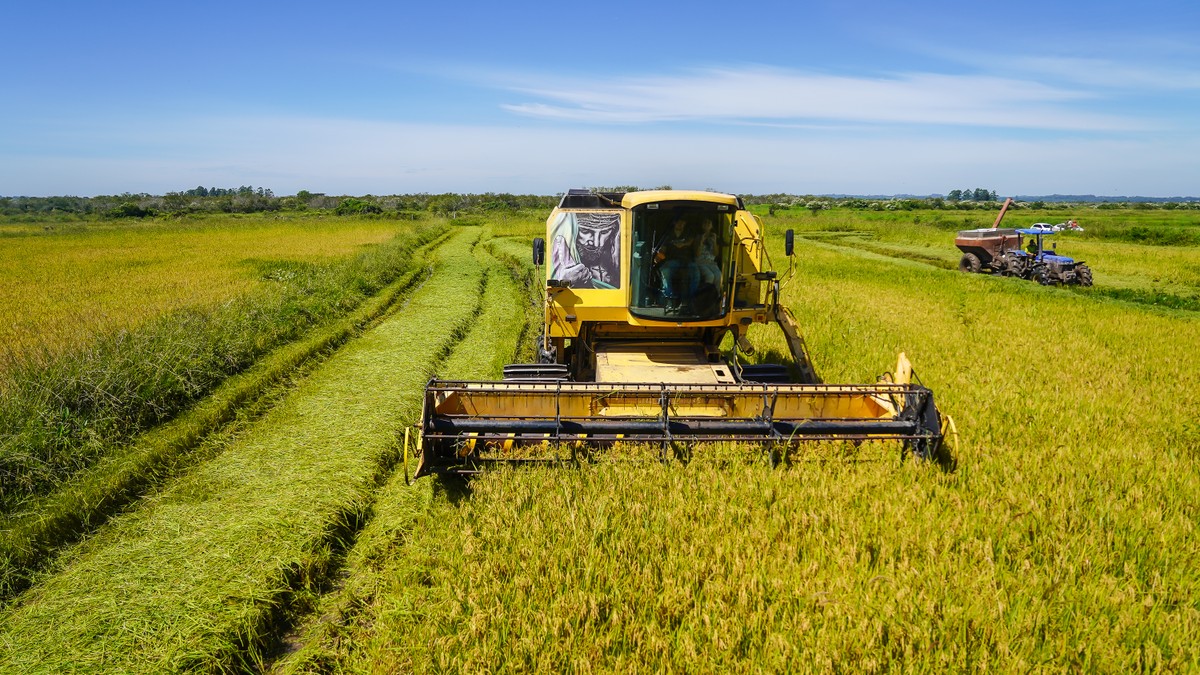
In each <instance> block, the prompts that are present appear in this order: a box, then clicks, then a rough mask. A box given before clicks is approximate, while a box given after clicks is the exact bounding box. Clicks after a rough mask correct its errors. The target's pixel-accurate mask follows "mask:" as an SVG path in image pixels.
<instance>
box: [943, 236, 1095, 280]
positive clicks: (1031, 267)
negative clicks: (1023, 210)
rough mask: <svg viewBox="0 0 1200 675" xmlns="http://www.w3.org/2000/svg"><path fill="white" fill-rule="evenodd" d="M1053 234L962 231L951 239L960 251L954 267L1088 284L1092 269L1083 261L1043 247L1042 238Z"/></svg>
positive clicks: (1027, 277)
mask: <svg viewBox="0 0 1200 675" xmlns="http://www.w3.org/2000/svg"><path fill="white" fill-rule="evenodd" d="M1053 233H1054V232H1053V230H1051V229H1049V228H1040V227H1031V228H1024V229H1000V228H995V227H993V228H987V229H980V230H963V231H962V232H959V233H958V237H957V238H956V239H955V240H954V244H955V245H956V246H958V248H959V250H960V251H962V252H963V256H962V260H960V261H959V263H958V268H959V269H960V270H962V271H963V272H984V273H987V274H999V275H1002V276H1006V277H1020V278H1022V279H1033V280H1034V281H1037V282H1038V283H1040V284H1042V285H1050V284H1078V285H1080V286H1091V285H1092V270H1091V268H1090V267H1088V266H1087V265H1085V264H1084V263H1083V261H1081V260H1075V259H1074V258H1068V257H1066V256H1062V255H1058V253H1057V252H1055V250H1054V248H1053V247H1051V248H1050V250H1046V248H1045V246H1044V237H1048V236H1050V235H1051V234H1053ZM1023 243H1024V245H1022V244H1023Z"/></svg>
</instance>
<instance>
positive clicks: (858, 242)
mask: <svg viewBox="0 0 1200 675" xmlns="http://www.w3.org/2000/svg"><path fill="white" fill-rule="evenodd" d="M802 238H803V239H805V240H807V241H809V242H811V243H813V244H815V245H817V246H822V247H825V248H828V249H831V250H839V249H840V250H844V251H852V252H854V253H855V254H856V255H861V254H862V253H864V252H865V253H868V254H873V255H876V256H879V257H882V258H888V259H891V260H900V261H911V262H915V263H920V264H923V265H927V266H929V267H933V268H936V269H942V270H952V271H957V270H958V265H957V264H956V263H955V262H953V261H950V260H946V259H944V258H942V257H939V256H937V255H931V254H924V253H918V252H914V251H898V250H896V249H892V248H888V247H887V246H881V245H876V244H872V243H871V242H869V241H865V240H864V239H862V238H861V237H859V236H838V237H802ZM1021 282H1022V283H1030V282H1028V281H1024V280H1022V281H1021ZM1035 285H1036V284H1035ZM1061 288H1064V289H1066V290H1068V291H1070V292H1072V293H1077V294H1079V295H1082V296H1085V297H1088V298H1091V299H1095V300H1102V301H1106V302H1107V301H1115V302H1126V303H1130V304H1133V305H1136V306H1139V307H1145V308H1149V309H1159V310H1162V309H1170V310H1183V311H1186V312H1200V289H1196V292H1195V293H1193V294H1192V295H1191V296H1187V295H1182V294H1179V293H1170V292H1167V291H1161V290H1156V289H1136V288H1109V287H1105V286H1091V287H1089V288H1082V287H1080V286H1062V287H1061Z"/></svg>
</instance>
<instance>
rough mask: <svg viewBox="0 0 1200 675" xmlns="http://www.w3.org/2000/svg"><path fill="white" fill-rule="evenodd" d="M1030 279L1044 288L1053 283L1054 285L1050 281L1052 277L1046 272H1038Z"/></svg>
mask: <svg viewBox="0 0 1200 675" xmlns="http://www.w3.org/2000/svg"><path fill="white" fill-rule="evenodd" d="M1030 278H1031V279H1033V280H1034V281H1036V282H1038V283H1039V284H1041V285H1043V286H1049V285H1050V284H1051V283H1053V282H1052V281H1051V280H1050V275H1049V274H1047V273H1046V270H1037V271H1035V272H1034V273H1033V276H1032V277H1030Z"/></svg>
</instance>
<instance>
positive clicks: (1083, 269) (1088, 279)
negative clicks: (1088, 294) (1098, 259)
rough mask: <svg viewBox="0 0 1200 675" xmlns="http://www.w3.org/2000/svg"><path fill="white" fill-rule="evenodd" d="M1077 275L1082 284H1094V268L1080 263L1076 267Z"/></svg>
mask: <svg viewBox="0 0 1200 675" xmlns="http://www.w3.org/2000/svg"><path fill="white" fill-rule="evenodd" d="M1075 276H1076V278H1078V279H1079V285H1080V286H1091V285H1092V268H1090V267H1088V266H1087V265H1079V266H1078V267H1076V268H1075Z"/></svg>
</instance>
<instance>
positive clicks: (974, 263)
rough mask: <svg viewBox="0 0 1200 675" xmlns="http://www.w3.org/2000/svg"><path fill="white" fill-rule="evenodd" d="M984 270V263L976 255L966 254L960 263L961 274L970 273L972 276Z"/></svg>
mask: <svg viewBox="0 0 1200 675" xmlns="http://www.w3.org/2000/svg"><path fill="white" fill-rule="evenodd" d="M981 269H983V263H982V262H980V261H979V256H977V255H975V254H974V253H964V254H963V257H962V259H961V260H959V261H958V271H959V272H970V273H972V274H974V273H977V272H979V270H981Z"/></svg>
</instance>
